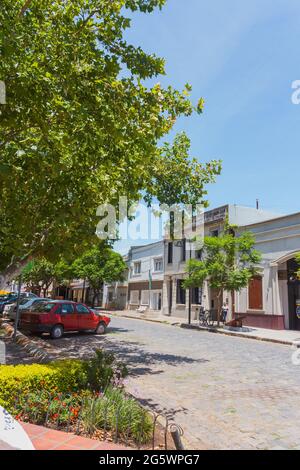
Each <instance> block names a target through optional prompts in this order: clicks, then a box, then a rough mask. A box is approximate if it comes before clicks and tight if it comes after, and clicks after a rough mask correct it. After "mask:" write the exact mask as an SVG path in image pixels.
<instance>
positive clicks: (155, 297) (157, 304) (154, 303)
mask: <svg viewBox="0 0 300 470" xmlns="http://www.w3.org/2000/svg"><path fill="white" fill-rule="evenodd" d="M151 294H152V295H151V308H152V310H161V300H162V296H161V291H156V292H153V291H152V293H151Z"/></svg>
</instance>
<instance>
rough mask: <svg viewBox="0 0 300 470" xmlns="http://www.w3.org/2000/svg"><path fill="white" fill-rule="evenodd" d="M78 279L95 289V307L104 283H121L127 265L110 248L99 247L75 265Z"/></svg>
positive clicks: (87, 253)
mask: <svg viewBox="0 0 300 470" xmlns="http://www.w3.org/2000/svg"><path fill="white" fill-rule="evenodd" d="M73 269H74V272H75V273H76V275H77V277H78V278H81V279H84V280H86V281H88V283H89V286H90V287H91V288H92V289H93V301H92V304H93V306H94V305H95V301H96V299H99V296H100V292H101V290H102V288H103V284H104V282H107V283H110V282H116V281H121V280H123V278H124V272H125V270H126V264H125V262H124V260H123V258H122V256H121V255H120V254H119V253H116V252H115V251H113V250H112V249H111V248H110V247H108V246H104V247H103V245H101V244H100V245H98V246H95V247H93V248H92V249H90V250H88V251H86V252H85V253H84V254H83V255H82V256H81V257H80V258H79V259H77V260H76V261H75V262H74V264H73Z"/></svg>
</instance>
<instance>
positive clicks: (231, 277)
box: [184, 224, 261, 325]
mask: <svg viewBox="0 0 300 470" xmlns="http://www.w3.org/2000/svg"><path fill="white" fill-rule="evenodd" d="M254 244H255V239H254V236H253V234H252V233H251V232H243V233H242V234H241V235H240V236H239V237H236V236H235V231H234V227H232V226H230V225H228V224H226V226H225V229H224V232H223V233H222V234H221V235H220V236H219V237H206V238H205V239H204V250H203V255H204V256H203V260H202V261H198V260H195V259H191V260H189V261H188V263H187V272H188V277H187V279H185V281H184V287H185V288H191V287H202V286H203V283H204V281H205V280H208V282H209V285H210V287H211V288H213V289H217V291H218V294H217V298H218V314H217V319H218V325H219V323H220V315H221V309H222V302H221V299H222V295H223V292H224V291H228V292H239V291H240V290H241V289H242V288H244V287H247V285H248V284H249V281H250V280H251V279H252V278H253V276H255V275H256V274H257V265H258V263H259V262H260V260H261V254H260V253H259V252H258V251H257V250H255V249H254Z"/></svg>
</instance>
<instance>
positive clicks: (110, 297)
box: [108, 291, 113, 302]
mask: <svg viewBox="0 0 300 470" xmlns="http://www.w3.org/2000/svg"><path fill="white" fill-rule="evenodd" d="M108 301H109V302H112V301H113V293H112V291H109V293H108Z"/></svg>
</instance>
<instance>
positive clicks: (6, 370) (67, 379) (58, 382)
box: [0, 360, 87, 412]
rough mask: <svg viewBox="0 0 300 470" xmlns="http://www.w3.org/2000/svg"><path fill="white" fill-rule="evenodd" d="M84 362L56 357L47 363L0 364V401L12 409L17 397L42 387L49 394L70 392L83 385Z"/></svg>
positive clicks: (84, 376) (83, 386)
mask: <svg viewBox="0 0 300 470" xmlns="http://www.w3.org/2000/svg"><path fill="white" fill-rule="evenodd" d="M85 367H86V365H85V363H84V362H82V361H76V360H66V361H57V362H53V363H51V364H47V365H41V364H30V365H16V366H6V365H2V366H0V405H1V406H3V407H4V408H5V409H7V410H8V411H10V412H13V411H14V408H15V401H16V398H17V397H21V396H22V397H26V396H27V395H28V394H29V393H33V392H38V391H45V392H49V393H51V394H57V393H60V392H62V393H71V392H76V391H78V390H81V389H83V388H85V387H86V386H87V376H86V371H85Z"/></svg>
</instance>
